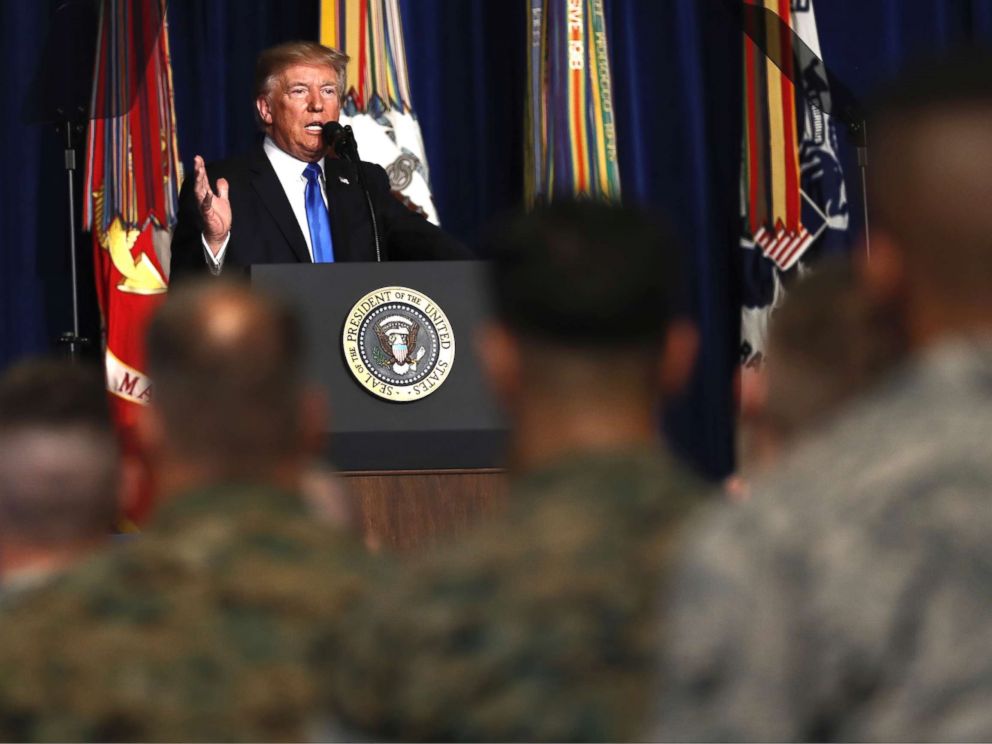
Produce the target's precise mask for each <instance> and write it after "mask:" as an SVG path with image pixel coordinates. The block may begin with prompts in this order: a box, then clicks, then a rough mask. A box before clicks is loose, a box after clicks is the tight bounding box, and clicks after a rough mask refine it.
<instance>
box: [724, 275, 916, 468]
mask: <svg viewBox="0 0 992 744" xmlns="http://www.w3.org/2000/svg"><path fill="white" fill-rule="evenodd" d="M904 357H905V339H904V338H903V329H902V327H901V324H900V322H899V318H898V317H896V314H895V313H894V312H893V309H892V308H891V307H890V306H888V305H885V304H881V303H878V302H875V301H873V299H872V298H871V297H869V296H868V294H867V292H866V291H865V289H864V287H861V286H859V284H858V283H857V281H856V277H855V275H854V271H853V268H852V267H851V265H850V263H849V262H848V261H844V262H843V263H840V262H827V263H826V264H824V265H822V266H819V267H818V268H817V270H816V272H814V273H812V274H810V275H808V276H806V277H803V278H802V279H801V280H800V281H799V282H798V283H797V284H796V285H795V286H794V288H793V289H792V290H791V291H790V292H789V295H788V296H787V297H786V299H785V303H784V304H783V305H782V307H781V308H779V309H778V310H777V311H776V312H775V314H774V315H772V318H771V323H770V325H769V338H768V355H767V356H766V357H765V362H764V368H763V370H762V373H763V376H764V378H765V385H766V387H765V390H764V396H763V400H761V401H760V405H756V406H753V407H752V409H751V410H749V411H748V412H747V415H742V418H741V423H740V426H741V429H742V432H741V434H742V440H743V443H744V446H743V447H742V448H741V449H742V454H741V460H742V464H743V468H744V473H745V475H749V476H751V475H754V474H755V472H756V471H760V470H762V469H767V468H769V467H773V466H774V464H775V463H776V462H778V460H779V458H780V457H781V456H782V455H783V454H784V453H785V452H787V451H788V450H789V449H791V448H792V447H793V446H795V445H796V444H798V443H799V442H800V441H802V440H803V439H805V438H806V436H808V435H809V434H811V433H813V432H816V431H817V430H819V429H820V428H821V427H822V426H825V425H826V424H827V423H829V422H830V421H831V420H832V418H833V416H834V415H835V414H837V413H838V412H840V411H841V410H843V409H844V408H845V407H846V405H847V403H848V402H849V401H850V400H852V399H856V398H857V396H858V395H859V394H861V393H863V392H865V391H866V390H867V389H868V388H869V387H870V386H871V385H874V384H875V383H876V382H878V380H879V379H880V378H881V377H882V376H883V375H884V374H886V373H887V372H889V371H891V369H892V368H893V366H895V364H896V363H897V362H899V361H901V360H902V359H903V358H904Z"/></svg>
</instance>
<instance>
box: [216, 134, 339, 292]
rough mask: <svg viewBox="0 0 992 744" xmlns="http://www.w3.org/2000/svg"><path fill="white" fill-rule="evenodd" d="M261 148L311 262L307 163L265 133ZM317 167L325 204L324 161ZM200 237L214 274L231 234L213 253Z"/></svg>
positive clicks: (221, 262) (311, 245) (221, 260)
mask: <svg viewBox="0 0 992 744" xmlns="http://www.w3.org/2000/svg"><path fill="white" fill-rule="evenodd" d="M262 149H263V150H265V155H266V157H268V159H269V162H270V163H272V168H273V170H275V172H276V178H278V179H279V183H280V184H281V185H282V189H283V191H285V192H286V198H287V199H289V206H291V207H292V208H293V214H294V215H296V220H297V222H299V223H300V230H301V231H302V232H303V239H304V240H305V241H306V242H307V251H308V252H309V253H310V260H311V261H313V244H312V242H311V240H310V224H309V223H308V222H307V203H306V191H307V177H306V176H304V175H303V171H304V169H305V168H306V167H307V166H308V165H309V163H308V162H307V161H305V160H297V159H296V158H294V157H293V156H292V155H290V154H289V153H288V152H284V151H283V150H280V149H279V146H278V145H277V144H276V143H275V142H273V141H272V138H271V137H269V136H268V135H266V137H265V142H264V143H263V144H262ZM317 167H318V168H320V177H319V178H318V179H317V180H318V181H319V182H320V195H321V198H323V200H324V206H325V207H326V206H327V186H326V185H325V183H324V161H323V160H321V161H319V162H318V163H317ZM232 216H233V215H232ZM200 239H201V240H202V242H203V251H204V253H205V254H206V257H207V265H208V266H209V268H210V271H211V272H212V273H214V274H219V273H220V270H221V267H222V266H223V265H224V255H225V254H226V253H227V244H228V243H229V242H230V241H231V233H228V234H227V236H226V237H225V238H224V243H223V244H222V245H221V247H220V250H219V251H218V252H217V255H216V256H215V255H214V253H213V251H211V250H210V246H208V245H207V239H206V237H204V236H202V235H201V237H200Z"/></svg>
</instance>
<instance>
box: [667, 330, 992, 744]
mask: <svg viewBox="0 0 992 744" xmlns="http://www.w3.org/2000/svg"><path fill="white" fill-rule="evenodd" d="M990 517H992V344H983V343H977V342H973V341H972V342H969V341H957V342H950V343H947V344H944V345H941V346H940V347H938V348H935V349H932V350H931V351H930V352H929V353H927V354H926V355H924V356H922V357H921V358H919V359H917V360H916V361H914V362H913V363H912V364H910V365H908V366H907V367H906V368H904V369H902V370H900V371H899V372H898V373H897V374H896V375H895V376H894V377H892V378H890V379H888V380H886V381H884V382H883V383H882V384H881V385H880V386H879V387H877V388H875V389H874V390H873V391H872V392H870V393H869V394H868V395H867V396H866V397H865V398H863V399H862V400H861V401H860V403H859V404H857V405H856V406H855V407H853V408H850V409H848V411H847V412H846V413H844V414H842V415H841V416H840V417H839V418H837V419H835V420H834V422H833V423H832V424H830V425H828V427H827V428H826V429H824V430H823V431H821V432H820V433H819V434H818V435H817V436H816V437H815V438H814V439H813V440H811V441H809V442H808V443H807V444H806V445H803V446H801V448H800V449H799V450H798V451H797V452H796V453H794V456H793V457H792V458H790V460H789V462H788V463H787V464H786V465H785V466H784V467H783V468H782V469H781V470H780V471H779V472H777V473H776V474H775V475H774V476H772V477H771V478H770V480H769V481H768V482H767V483H764V484H757V486H756V488H755V496H754V498H753V500H752V501H751V502H750V503H748V504H745V505H742V506H739V507H733V508H722V509H717V510H716V513H713V514H710V515H708V516H707V517H706V518H705V519H703V520H702V522H701V524H700V525H699V526H698V528H697V529H695V530H693V531H692V533H691V534H692V536H691V538H687V543H688V545H689V546H691V547H690V549H689V550H688V552H687V555H686V556H685V558H684V560H682V561H680V567H679V569H678V570H677V572H676V575H677V577H678V578H677V580H676V582H675V584H674V593H673V594H672V595H671V597H670V603H669V604H670V607H671V610H672V611H671V612H670V613H669V615H668V617H666V618H665V619H664V620H663V621H662V625H663V627H665V628H666V631H667V633H668V635H667V636H666V644H665V649H666V650H665V654H664V660H663V663H662V667H661V678H662V681H663V683H664V684H665V685H666V690H665V692H664V693H663V695H662V697H661V701H662V702H661V706H660V710H659V711H658V722H659V723H658V726H657V728H656V729H655V731H654V732H653V735H654V736H655V737H658V738H661V739H670V740H676V741H700V740H705V741H717V740H721V741H739V740H772V741H774V740H789V741H809V740H814V741H820V740H841V741H862V740H881V741H924V740H932V739H936V740H943V741H960V740H972V739H979V740H985V741H988V740H989V739H992V706H990V705H989V698H990V695H992V518H990Z"/></svg>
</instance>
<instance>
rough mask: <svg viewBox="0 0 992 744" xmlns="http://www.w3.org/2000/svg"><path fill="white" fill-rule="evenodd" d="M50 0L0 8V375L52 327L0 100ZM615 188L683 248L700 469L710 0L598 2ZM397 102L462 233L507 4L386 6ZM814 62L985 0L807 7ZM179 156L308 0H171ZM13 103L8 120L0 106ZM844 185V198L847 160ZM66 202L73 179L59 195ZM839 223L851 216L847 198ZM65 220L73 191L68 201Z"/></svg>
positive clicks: (875, 54) (247, 90) (209, 148)
mask: <svg viewBox="0 0 992 744" xmlns="http://www.w3.org/2000/svg"><path fill="white" fill-rule="evenodd" d="M135 1H136V2H137V1H141V0H135ZM55 5H56V1H55V0H45V1H43V2H42V1H39V0H5V1H4V2H0V42H2V43H0V64H2V66H3V67H2V69H4V70H6V71H7V73H8V74H7V79H8V85H9V88H8V89H9V90H10V91H11V92H12V93H13V96H12V97H10V98H9V99H8V100H9V101H11V102H12V103H13V106H11V108H10V109H8V115H7V116H6V117H2V118H0V142H2V143H3V144H2V146H0V147H2V149H0V167H2V168H3V173H4V174H5V178H4V179H3V180H2V182H0V236H2V244H0V368H3V367H5V366H6V365H7V364H8V363H9V362H11V361H12V360H14V359H16V358H18V357H19V356H22V355H24V354H28V353H36V352H42V351H46V350H48V349H50V348H51V346H52V339H53V338H55V337H56V336H57V335H58V333H60V332H61V331H64V330H67V329H68V328H70V327H71V315H70V297H71V295H70V293H69V292H70V290H69V282H68V259H67V257H66V248H65V246H66V243H67V235H66V234H67V230H66V227H65V225H66V221H67V211H66V206H65V201H66V197H65V172H64V170H63V166H62V148H61V144H60V138H59V136H58V135H57V134H56V133H55V132H54V131H53V130H52V129H51V128H50V127H41V126H29V125H26V124H24V123H23V121H22V120H21V118H20V116H19V113H20V108H21V103H22V101H23V99H24V96H25V94H26V93H27V92H28V89H29V88H30V87H31V86H32V84H33V83H32V71H33V69H34V68H35V66H36V64H37V62H38V56H39V50H40V49H41V43H42V41H43V39H44V38H45V35H46V33H47V29H48V24H49V22H50V18H51V13H52V8H53V7H54V6H55ZM605 5H606V10H607V17H608V24H609V27H608V30H609V33H610V45H611V61H612V67H613V80H614V105H615V109H616V120H617V126H618V140H619V148H620V149H619V156H620V165H621V175H622V182H623V190H624V193H625V196H626V197H627V198H629V199H631V200H634V201H637V202H639V203H642V204H646V205H649V206H653V207H657V208H661V209H663V210H665V211H666V212H667V213H668V214H669V215H670V216H671V218H672V220H673V221H674V223H675V225H676V227H677V228H678V229H679V231H680V232H681V235H682V237H683V239H684V241H685V243H686V246H687V254H686V280H685V287H686V298H687V301H688V303H689V304H688V307H689V308H690V310H691V312H692V314H693V316H694V317H695V318H696V320H697V321H698V323H699V326H700V330H701V335H702V341H703V345H702V353H701V358H700V362H699V364H698V365H697V371H696V374H695V377H694V379H693V382H692V385H691V389H690V390H689V391H688V392H687V394H686V395H685V396H683V398H682V399H681V400H679V401H677V402H676V405H675V406H674V410H673V411H672V413H671V414H670V416H669V421H668V427H667V428H668V430H669V433H670V437H671V439H672V441H673V443H674V444H675V446H676V447H677V448H678V449H679V450H681V451H682V452H683V453H685V454H686V455H687V456H688V457H690V459H691V460H693V461H694V462H695V463H696V464H697V465H698V466H699V468H700V469H701V470H702V471H703V472H704V473H706V474H708V475H710V476H714V477H717V476H721V475H723V474H725V473H727V472H728V471H729V469H730V468H731V466H732V457H733V456H732V392H731V385H730V380H731V374H732V370H733V365H734V362H735V358H736V349H737V324H738V318H737V306H738V293H737V276H736V258H737V255H736V251H737V217H736V214H737V177H738V167H739V159H740V153H739V142H740V114H739V112H740V95H741V93H740V86H741V76H740V64H739V49H740V47H739V44H740V37H739V28H738V19H737V18H735V14H734V13H733V12H732V11H731V10H730V9H729V7H728V4H726V3H724V2H722V0H606V2H605ZM401 6H402V10H403V21H404V27H405V31H406V38H407V51H408V54H409V66H410V74H411V85H412V92H413V97H414V103H415V106H416V109H417V112H418V115H419V117H420V120H421V124H422V127H423V131H424V138H425V144H426V148H427V154H428V158H429V161H430V166H431V178H432V182H433V187H434V190H435V197H436V203H437V206H438V210H439V212H440V215H441V219H442V221H443V223H444V225H445V227H446V228H447V229H449V230H451V231H452V232H453V233H455V234H456V235H458V236H459V237H460V238H462V239H463V240H465V241H466V242H468V243H470V244H475V242H476V240H477V238H478V236H479V234H480V232H481V230H482V229H483V227H484V226H485V224H486V223H487V222H488V221H489V220H490V219H492V218H493V217H494V216H496V215H498V214H499V213H500V212H501V211H504V210H506V209H507V208H510V207H512V206H514V205H516V204H517V203H519V201H520V199H521V195H522V177H521V168H522V121H523V91H524V83H525V77H524V75H525V66H524V50H525V45H526V27H527V23H526V12H525V3H524V2H522V0H520V1H519V2H515V3H514V2H509V3H494V2H491V1H488V0H403V1H402V2H401ZM816 11H817V20H818V23H819V31H820V40H821V44H822V47H823V53H824V57H825V59H826V62H827V64H828V65H829V66H830V67H831V68H833V69H834V71H835V72H836V73H837V75H838V77H839V78H840V79H841V80H843V81H845V82H846V83H847V85H848V86H849V87H850V88H851V89H852V91H853V92H854V93H855V94H856V95H859V96H864V95H865V94H867V93H868V92H869V91H870V89H871V88H872V87H873V86H874V85H875V84H876V83H878V82H879V81H880V80H882V79H884V78H885V77H886V76H888V75H891V74H893V73H895V72H897V71H898V70H899V69H900V67H901V66H903V65H904V64H905V62H906V61H907V60H909V59H911V58H912V57H914V56H916V55H918V54H921V53H929V52H933V51H936V50H939V49H943V48H947V47H950V46H952V45H955V44H957V43H960V42H964V41H974V40H982V39H987V38H992V0H868V1H866V0H819V2H818V3H817V5H816ZM169 20H170V26H171V36H170V39H171V44H172V53H173V68H174V80H175V88H176V108H177V115H178V119H179V141H180V151H181V153H182V156H183V162H184V164H185V165H186V167H187V168H191V163H192V158H193V155H195V154H201V155H203V156H204V157H205V158H206V159H207V160H208V161H209V160H211V159H215V158H219V157H222V156H224V155H226V154H228V153H231V152H235V151H238V150H242V149H244V148H245V147H247V146H248V144H249V143H250V142H251V141H252V138H253V137H254V136H255V131H254V125H253V119H252V104H251V79H252V71H253V68H254V59H255V56H256V54H257V53H258V51H259V50H261V49H262V48H264V47H266V46H268V45H271V44H274V43H277V42H280V41H285V40H287V39H292V38H315V36H316V29H317V3H316V0H210V2H203V1H202V0H171V2H170V10H169ZM11 111H13V113H11ZM847 173H848V179H849V180H848V189H849V194H850V195H851V198H852V201H854V202H855V203H857V201H858V200H859V199H860V188H859V187H858V184H857V181H856V179H855V171H854V164H853V162H850V160H849V162H848V170H847ZM77 195H78V191H77ZM852 213H853V215H854V217H855V221H856V223H857V224H856V226H855V227H856V228H857V227H859V226H860V220H859V218H860V214H859V211H858V210H857V209H855V210H852ZM77 220H78V204H77ZM79 255H80V257H81V261H80V263H81V267H82V268H83V269H84V271H83V273H82V282H83V290H84V291H83V293H82V296H81V303H82V309H83V323H84V330H87V331H88V332H89V334H90V335H93V336H95V330H94V329H95V327H96V325H97V313H96V310H95V300H94V299H93V293H92V272H91V271H86V269H87V268H88V267H89V263H90V250H89V240H88V236H86V237H85V239H84V241H83V242H81V244H80V249H79Z"/></svg>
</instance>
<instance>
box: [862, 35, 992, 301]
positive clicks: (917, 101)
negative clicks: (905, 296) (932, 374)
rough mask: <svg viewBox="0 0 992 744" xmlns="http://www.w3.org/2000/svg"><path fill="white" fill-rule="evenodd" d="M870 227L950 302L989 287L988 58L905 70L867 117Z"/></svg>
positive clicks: (975, 296)
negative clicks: (894, 243) (883, 235)
mask: <svg viewBox="0 0 992 744" xmlns="http://www.w3.org/2000/svg"><path fill="white" fill-rule="evenodd" d="M868 137H869V146H870V161H869V164H868V176H869V190H868V191H869V198H868V206H869V208H870V212H871V227H872V228H880V229H884V230H885V231H886V232H887V233H888V234H890V235H892V236H894V237H895V238H897V239H898V243H899V246H900V248H901V249H902V252H903V254H904V257H905V263H906V267H907V269H908V272H909V274H910V276H911V277H912V278H913V279H914V280H915V281H916V282H917V283H918V284H920V285H923V284H925V285H926V286H927V287H928V288H930V290H931V291H933V292H939V293H940V296H941V297H942V298H944V300H945V301H946V302H947V303H948V304H952V303H959V304H961V303H981V304H983V305H987V304H988V303H989V299H988V298H989V297H990V294H989V291H990V289H992V210H990V209H989V207H988V205H989V200H990V199H992V57H990V55H989V54H988V53H987V52H981V51H975V50H963V51H958V52H956V53H955V54H953V55H952V56H949V57H944V58H942V59H936V60H926V61H923V62H921V63H920V64H918V65H916V66H913V67H911V68H909V69H908V70H906V71H905V72H904V74H903V75H901V76H900V77H899V78H898V79H897V80H895V81H893V82H892V83H891V84H889V85H888V86H887V87H886V88H884V89H883V90H882V91H881V92H880V93H879V95H878V96H877V97H876V99H875V102H874V105H873V106H872V107H871V110H870V113H869V117H868Z"/></svg>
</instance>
